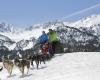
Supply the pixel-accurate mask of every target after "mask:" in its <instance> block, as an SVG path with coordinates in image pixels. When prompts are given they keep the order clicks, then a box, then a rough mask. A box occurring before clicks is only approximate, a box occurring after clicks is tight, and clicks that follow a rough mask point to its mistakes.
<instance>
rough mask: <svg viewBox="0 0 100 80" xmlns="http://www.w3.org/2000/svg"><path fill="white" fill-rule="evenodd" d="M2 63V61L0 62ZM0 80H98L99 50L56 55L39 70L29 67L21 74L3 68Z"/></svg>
mask: <svg viewBox="0 0 100 80" xmlns="http://www.w3.org/2000/svg"><path fill="white" fill-rule="evenodd" d="M1 65H2V63H1ZM0 78H1V80H99V79H100V52H78V53H67V54H64V55H63V54H62V55H56V56H55V57H54V58H53V59H52V60H51V61H48V62H46V64H45V65H44V64H41V66H39V70H37V69H36V68H35V69H32V68H31V69H30V70H29V74H28V75H25V76H23V77H22V76H21V73H20V71H19V70H18V69H17V68H16V67H14V69H13V73H12V76H9V75H8V73H7V71H6V70H5V69H4V70H3V71H1V72H0Z"/></svg>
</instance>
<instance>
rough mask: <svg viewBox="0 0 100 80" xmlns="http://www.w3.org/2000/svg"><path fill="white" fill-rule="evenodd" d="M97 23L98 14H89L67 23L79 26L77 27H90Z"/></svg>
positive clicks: (98, 21)
mask: <svg viewBox="0 0 100 80" xmlns="http://www.w3.org/2000/svg"><path fill="white" fill-rule="evenodd" d="M99 23H100V15H91V16H89V17H86V18H83V19H81V20H78V21H76V22H72V23H70V24H68V25H69V26H72V27H76V28H79V27H90V26H93V25H94V24H99Z"/></svg>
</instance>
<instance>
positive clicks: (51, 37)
mask: <svg viewBox="0 0 100 80" xmlns="http://www.w3.org/2000/svg"><path fill="white" fill-rule="evenodd" d="M48 37H49V42H50V44H51V49H52V50H51V55H52V56H53V55H54V53H55V49H56V45H57V43H58V38H57V34H56V32H55V31H54V30H52V29H49V33H48Z"/></svg>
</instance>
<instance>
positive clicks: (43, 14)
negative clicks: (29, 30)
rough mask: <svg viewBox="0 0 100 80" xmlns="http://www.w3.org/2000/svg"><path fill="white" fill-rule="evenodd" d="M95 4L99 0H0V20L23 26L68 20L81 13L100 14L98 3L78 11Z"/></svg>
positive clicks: (99, 2) (99, 0) (99, 1)
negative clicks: (93, 8)
mask: <svg viewBox="0 0 100 80" xmlns="http://www.w3.org/2000/svg"><path fill="white" fill-rule="evenodd" d="M97 4H100V0H0V22H2V21H3V22H6V23H7V24H12V25H15V26H17V27H24V26H25V25H27V26H31V25H33V24H38V23H44V22H48V21H52V20H57V19H59V20H60V19H62V20H63V19H67V21H68V20H69V21H70V19H73V20H74V18H78V17H77V16H79V15H80V16H81V14H85V15H90V14H100V5H99V6H97V7H98V8H97V9H96V10H90V11H88V10H87V11H85V12H84V13H83V12H80V11H82V10H83V11H84V9H87V8H89V7H92V6H94V5H97ZM91 11H92V12H91ZM77 12H80V13H77ZM74 13H76V14H74ZM69 16H70V18H69ZM72 16H75V17H73V18H71V17H72ZM68 18H69V19H68Z"/></svg>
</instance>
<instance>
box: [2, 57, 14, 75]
mask: <svg viewBox="0 0 100 80" xmlns="http://www.w3.org/2000/svg"><path fill="white" fill-rule="evenodd" d="M2 61H3V66H4V68H6V69H7V71H8V73H9V74H10V76H11V74H12V70H13V67H14V63H13V61H12V60H10V59H9V58H8V57H7V58H4V56H3V58H2Z"/></svg>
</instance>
